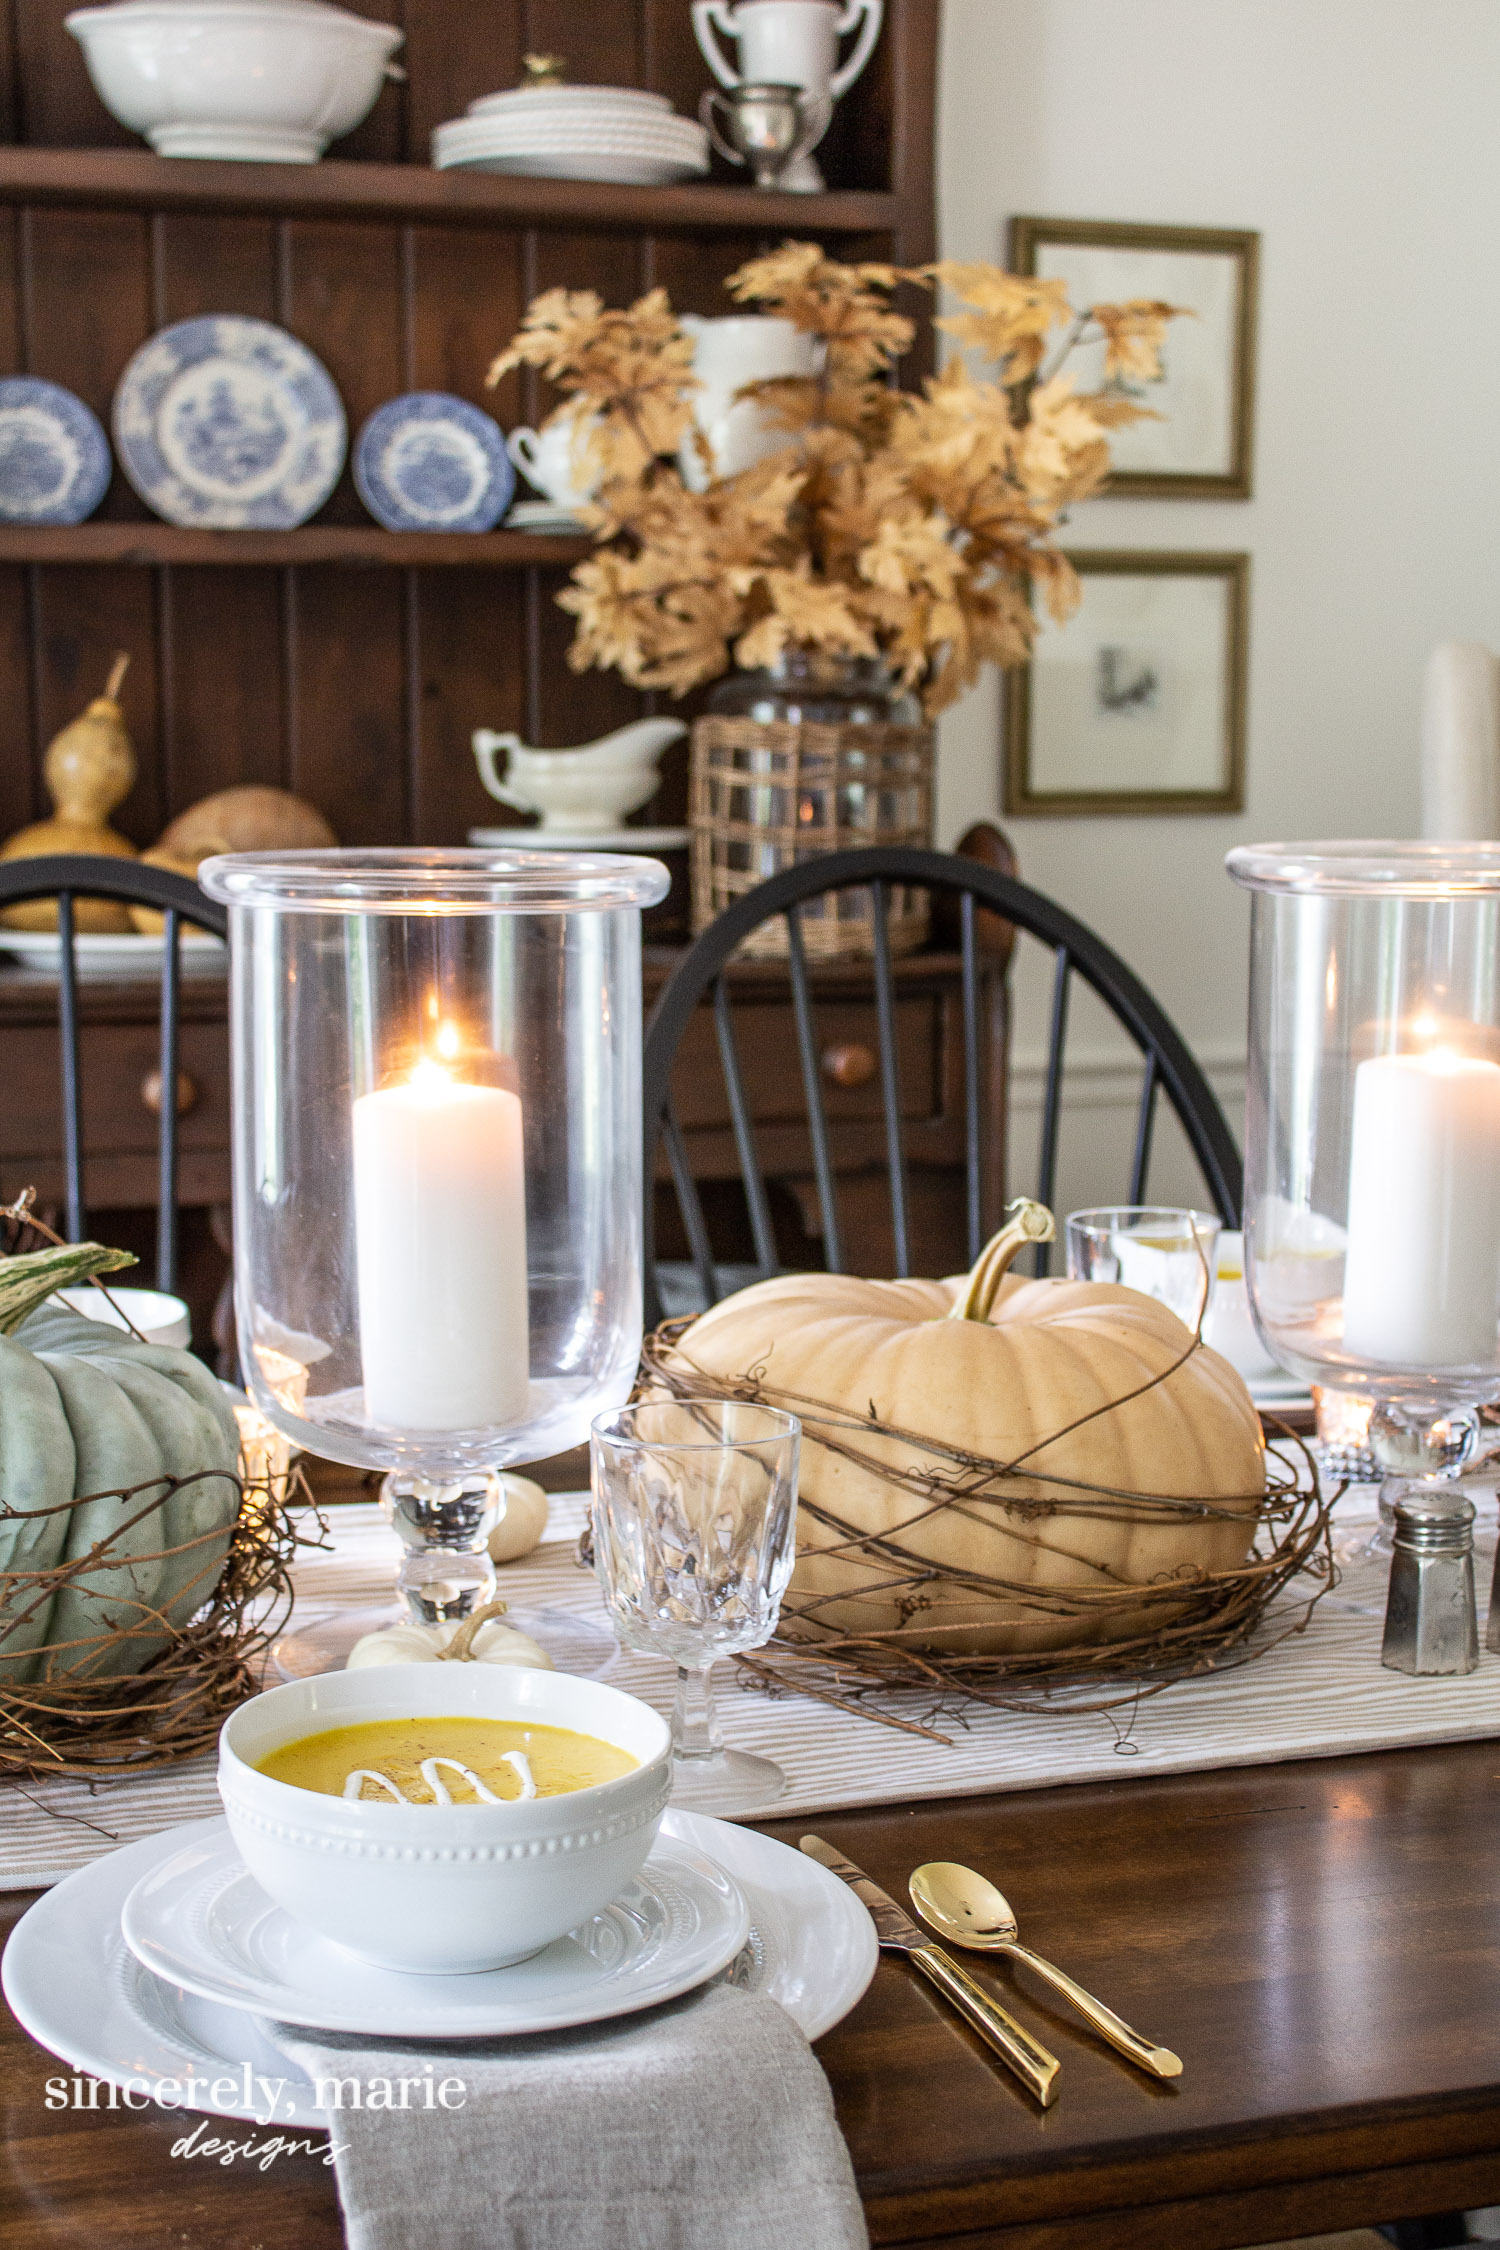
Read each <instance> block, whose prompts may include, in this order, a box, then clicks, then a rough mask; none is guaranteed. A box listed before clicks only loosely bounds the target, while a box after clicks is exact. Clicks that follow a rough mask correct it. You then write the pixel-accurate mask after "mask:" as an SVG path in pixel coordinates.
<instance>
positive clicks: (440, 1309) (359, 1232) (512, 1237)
mask: <svg viewBox="0 0 1500 2250" xmlns="http://www.w3.org/2000/svg"><path fill="white" fill-rule="evenodd" d="M354 1237H355V1254H356V1257H357V1260H358V1267H359V1336H360V1353H361V1356H362V1359H363V1362H364V1385H365V1416H366V1419H367V1420H368V1421H370V1422H374V1423H378V1424H381V1425H383V1426H384V1427H386V1428H394V1429H401V1430H471V1429H482V1428H484V1427H486V1426H487V1425H495V1424H503V1423H507V1422H517V1421H519V1420H520V1419H521V1417H522V1416H523V1415H524V1414H525V1413H526V1411H527V1403H528V1367H529V1359H530V1351H529V1344H528V1337H527V1317H526V1197H525V1181H524V1174H523V1170H522V1156H521V1104H520V1102H519V1100H518V1099H517V1097H516V1096H515V1095H514V1094H513V1093H510V1092H508V1091H507V1090H506V1089H505V1088H503V1087H500V1086H469V1085H465V1084H463V1083H461V1082H460V1081H458V1080H456V1079H455V1078H454V1077H453V1076H452V1074H451V1072H449V1071H448V1070H446V1069H444V1068H443V1066H442V1065H441V1064H439V1063H434V1062H420V1063H418V1065H417V1067H416V1069H415V1070H414V1071H413V1072H412V1075H411V1078H410V1079H409V1080H408V1081H407V1082H406V1083H405V1084H404V1085H398V1086H383V1087H381V1088H380V1089H379V1090H378V1091H377V1092H375V1093H373V1094H361V1095H360V1096H359V1098H358V1100H357V1101H356V1102H355V1104H354Z"/></svg>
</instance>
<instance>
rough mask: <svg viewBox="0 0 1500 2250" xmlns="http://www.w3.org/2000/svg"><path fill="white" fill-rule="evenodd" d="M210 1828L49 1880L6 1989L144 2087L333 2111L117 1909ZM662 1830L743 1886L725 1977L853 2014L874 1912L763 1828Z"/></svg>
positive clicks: (276, 2116) (248, 2021)
mask: <svg viewBox="0 0 1500 2250" xmlns="http://www.w3.org/2000/svg"><path fill="white" fill-rule="evenodd" d="M210 1831H213V1832H217V1833H219V1834H224V1833H226V1830H225V1823H224V1822H223V1821H222V1820H212V1821H193V1822H189V1823H188V1824H187V1825H186V1826H184V1827H180V1828H173V1829H168V1830H167V1831H166V1832H165V1833H164V1834H162V1835H160V1836H147V1837H145V1838H143V1840H142V1841H141V1842H140V1843H137V1844H127V1845H125V1846H123V1847H122V1848H121V1849H120V1850H119V1851H116V1852H110V1853H108V1854H107V1855H106V1856H105V1857H104V1858H103V1859H97V1860H95V1861H93V1863H92V1864H91V1865H90V1866H88V1867H83V1868H80V1869H79V1870H78V1871H77V1873H76V1874H73V1875H69V1876H67V1877H65V1878H64V1880H63V1881H62V1882H60V1883H58V1884H57V1885H55V1887H54V1888H53V1889H52V1890H50V1891H48V1892H46V1893H45V1894H44V1896H43V1897H41V1898H40V1899H38V1900H37V1902H36V1904H35V1905H34V1906H32V1907H30V1908H29V1909H28V1911H27V1912H26V1913H25V1914H24V1915H23V1916H22V1918H21V1920H20V1921H19V1922H18V1923H17V1924H16V1927H15V1929H14V1931H13V1932H12V1934H11V1939H10V1943H9V1944H8V1945H7V1947H6V1949H5V1958H4V1961H3V1963H0V1984H3V1987H4V1992H5V1997H6V2000H7V2001H8V2002H9V2004H10V2007H11V2010H12V2012H13V2013H14V2015H15V2016H16V2018H17V2020H18V2022H19V2023H20V2024H21V2025H22V2027H23V2028H24V2029H25V2030H26V2031H28V2032H29V2033H30V2034H31V2036H32V2038H33V2039H35V2040H36V2041H37V2042H38V2043H39V2044H40V2045H41V2046H43V2047H45V2048H46V2049H47V2051H48V2052H49V2053H50V2054H54V2055H56V2056H58V2058H59V2059H60V2060H61V2061H62V2062H64V2063H66V2064H67V2065H68V2066H69V2068H70V2069H72V2070H77V2071H83V2072H86V2073H87V2074H88V2075H89V2076H90V2077H93V2078H98V2079H101V2080H103V2081H104V2082H105V2083H106V2084H108V2085H112V2086H116V2087H122V2088H124V2089H125V2090H126V2091H127V2093H128V2094H129V2095H130V2098H131V2100H132V2101H136V2102H139V2101H140V2100H141V2099H142V2098H144V2097H147V2096H149V2094H150V2093H151V2092H152V2091H153V2090H154V2089H155V2088H156V2087H157V2086H159V2085H161V2084H162V2083H163V2082H164V2081H166V2082H170V2083H171V2084H172V2085H173V2086H174V2088H175V2089H176V2091H177V2098H179V2099H180V2100H181V2105H182V2107H183V2108H185V2109H189V2110H195V2111H198V2110H201V2111H204V2112H206V2113H207V2114H208V2115H210V2116H218V2117H239V2118H246V2119H253V2120H255V2121H256V2122H257V2123H265V2122H267V2119H268V2110H269V2113H270V2117H269V2121H270V2122H272V2123H274V2124H276V2125H278V2126H286V2125H296V2126H301V2127H303V2128H308V2127H318V2126H321V2125H324V2124H326V2122H327V2120H326V2118H325V2117H324V2116H323V2114H322V2112H321V2111H320V2110H318V2109H317V2108H316V2107H315V2106H314V2104H313V2098H312V2087H311V2085H310V2084H309V2083H308V2081H307V2080H306V2079H305V2078H303V2077H302V2075H301V2073H300V2071H299V2070H298V2068H297V2066H296V2065H295V2064H293V2063H290V2062H289V2061H288V2060H287V2058H286V2056H285V2055H283V2054H282V2052H281V2050H280V2049H279V2048H278V2047H277V2046H276V2045H275V2043H274V2041H273V2040H272V2038H271V2036H270V2032H269V2030H268V2029H267V2027H266V2026H265V2025H264V2024H262V2023H261V2022H260V2021H259V2020H258V2019H257V2018H256V2017H255V2016H254V2015H252V2014H249V2013H247V2012H245V2011H244V2010H242V2009H240V2008H237V2007H229V2006H226V2005H224V2004H223V2003H222V2002H217V2001H212V2000H205V1999H202V1998H200V1997H199V1996H198V1995H197V1994H196V1993H193V1992H189V1991H188V1990H186V1988H185V1987H183V1986H181V1985H176V1984H171V1983H168V1982H166V1981H165V1980H163V1979H162V1978H160V1977H158V1976H155V1975H154V1974H153V1973H152V1971H151V1970H150V1969H147V1968H145V1967H143V1966H142V1964H141V1963H140V1962H139V1961H137V1959H136V1958H135V1955H134V1954H133V1953H132V1952H131V1951H130V1949H129V1947H128V1946H127V1945H126V1943H125V1939H124V1935H123V1932H122V1930H121V1927H120V1914H121V1909H122V1908H123V1906H124V1903H125V1901H126V1899H127V1898H128V1897H129V1896H130V1894H131V1892H132V1891H133V1890H134V1889H135V1887H136V1885H137V1883H139V1882H140V1881H141V1879H142V1878H143V1877H145V1876H149V1875H150V1874H152V1873H153V1872H154V1871H155V1870H156V1869H157V1868H159V1867H161V1866H162V1865H164V1864H165V1863H166V1862H167V1861H169V1860H171V1859H173V1858H175V1857H176V1856H177V1855H178V1853H179V1852H180V1851H181V1850H182V1848H183V1845H184V1843H185V1842H188V1841H191V1840H193V1839H195V1838H199V1837H204V1836H206V1835H208V1834H209V1832H210ZM662 1834H663V1836H665V1837H667V1838H669V1839H672V1840H675V1841H678V1842H680V1843H681V1844H683V1845H686V1846H687V1847H689V1848H690V1849H692V1850H694V1851H696V1852H698V1853H700V1854H703V1855H705V1856H707V1857H709V1858H710V1859H711V1860H712V1861H713V1862H715V1863H716V1864H717V1865H718V1866H719V1867H720V1868H722V1869H724V1870H726V1871H727V1872H728V1874H729V1875H730V1876H731V1877H732V1878H733V1880H734V1881H735V1882H736V1883H737V1884H738V1885H739V1887H740V1890H741V1891H742V1892H743V1894H744V1898H745V1903H746V1905H747V1907H748V1909H749V1916H750V1928H749V1934H748V1936H747V1938H746V1941H745V1943H744V1945H743V1946H742V1948H741V1949H740V1952H739V1954H738V1955H737V1957H736V1958H735V1960H734V1962H733V1964H732V1966H731V1968H730V1970H729V1971H728V1974H727V1976H726V1978H725V1979H724V1980H723V1981H727V1982H730V1983H733V1984H736V1985H739V1986H742V1987H743V1988H744V1989H746V1990H748V1991H752V1992H763V1993H765V1994H767V1995H768V1997H769V1998H771V1999H773V2000H775V2001H777V2002H779V2004H780V2005H781V2006H782V2007H783V2008H785V2010H786V2012H787V2014H788V2015H789V2016H790V2017H791V2018H792V2021H793V2022H794V2023H795V2024H797V2025H798V2026H799V2028H800V2029H801V2030H802V2032H803V2033H804V2034H805V2036H806V2037H807V2038H809V2039H819V2038H821V2037H822V2035H823V2033H824V2032H825V2031H830V2030H832V2028H833V2026H834V2025H835V2024H836V2023H839V2022H841V2021H842V2019H843V2018H844V2017H845V2016H846V2015H847V2014H848V2013H849V2010H850V2009H851V2008H852V2007H853V2006H854V2005H855V2003H856V2001H858V2000H859V1998H860V1997H861V1995H862V1994H863V1992H864V1990H865V1988H866V1986H867V1985H868V1984H869V1982H870V1979H871V1977H872V1976H873V1975H874V1973H875V1962H876V1944H875V1930H874V1925H873V1924H872V1922H871V1921H870V1918H869V1916H868V1914H867V1913H866V1912H865V1910H864V1908H863V1907H862V1906H861V1905H860V1903H859V1901H858V1899H857V1898H855V1896H854V1894H853V1892H852V1891H850V1890H848V1889H847V1888H846V1887H845V1885H844V1884H842V1883H841V1882H840V1881H839V1880H838V1878H837V1876H835V1875H830V1874H829V1873H828V1871H827V1870H826V1868H822V1867H819V1866H818V1865H817V1863H816V1862H815V1861H813V1860H810V1859H806V1858H804V1857H803V1855H802V1854H801V1853H800V1852H795V1851H792V1850H791V1849H790V1848H789V1847H788V1846H787V1845H785V1844H779V1843H777V1842H776V1841H775V1840H774V1839H773V1838H772V1837H769V1836H762V1835H759V1834H758V1833H757V1832H756V1831H755V1830H754V1829H752V1828H740V1827H736V1826H734V1825H732V1824H731V1823H729V1822H726V1821H720V1820H711V1819H709V1818H708V1817H707V1816H706V1815H705V1814H702V1813H688V1812H674V1811H670V1810H669V1811H668V1813H667V1814H666V1816H665V1819H664V1820H663V1822H662ZM523 1966H524V1964H523ZM497 1973H498V1974H501V1975H504V1976H513V1975H514V1974H515V1971H514V1970H502V1971H499V1972H497ZM434 1981H439V1980H434ZM440 1981H444V1982H451V1981H452V1980H451V1979H444V1980H440ZM705 1981H707V1980H705ZM247 2074H248V2077H247ZM190 2079H191V2080H192V2081H193V2084H192V2085H189V2084H188V2081H189V2080H190ZM261 2079H265V2080H268V2081H269V2082H270V2085H269V2087H266V2086H262V2085H260V2084H258V2083H257V2082H258V2081H259V2080H261ZM273 2093H274V2107H272V2106H271V2096H272V2094H273Z"/></svg>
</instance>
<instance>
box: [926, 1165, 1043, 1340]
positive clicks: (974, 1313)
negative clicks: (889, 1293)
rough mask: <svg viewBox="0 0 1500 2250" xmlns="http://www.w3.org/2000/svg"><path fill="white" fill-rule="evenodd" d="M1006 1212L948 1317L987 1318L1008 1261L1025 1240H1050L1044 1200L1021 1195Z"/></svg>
mask: <svg viewBox="0 0 1500 2250" xmlns="http://www.w3.org/2000/svg"><path fill="white" fill-rule="evenodd" d="M1006 1214H1007V1217H1006V1224H1005V1225H1004V1226H1003V1227H1002V1228H1001V1229H1000V1232H999V1233H998V1234H993V1235H991V1236H990V1239H989V1241H988V1242H987V1243H986V1244H985V1246H984V1248H983V1249H982V1250H981V1251H980V1253H979V1256H978V1257H977V1259H976V1260H975V1261H974V1267H973V1271H972V1272H971V1273H970V1275H969V1281H968V1286H967V1288H966V1289H965V1290H964V1292H963V1295H962V1296H961V1297H959V1298H957V1299H956V1300H955V1302H954V1303H953V1304H952V1305H951V1306H950V1307H949V1309H948V1315H947V1317H948V1318H949V1320H988V1319H989V1317H990V1314H991V1313H992V1312H993V1311H994V1309H995V1299H996V1298H997V1297H998V1296H999V1294H1000V1284H1001V1282H1002V1281H1003V1280H1004V1279H1005V1276H1006V1274H1007V1273H1008V1272H1009V1271H1010V1267H1011V1263H1012V1261H1013V1260H1014V1259H1015V1258H1016V1257H1018V1256H1019V1255H1020V1253H1021V1251H1023V1250H1024V1249H1025V1247H1026V1245H1027V1243H1028V1242H1051V1241H1052V1240H1053V1238H1054V1237H1055V1235H1056V1233H1057V1225H1056V1222H1055V1221H1054V1219H1053V1216H1052V1213H1051V1212H1050V1211H1049V1210H1048V1209H1047V1206H1046V1204H1045V1203H1033V1202H1031V1201H1030V1200H1029V1198H1028V1197H1026V1196H1024V1195H1022V1196H1018V1197H1017V1198H1016V1200H1015V1202H1014V1203H1010V1204H1007V1205H1006Z"/></svg>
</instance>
